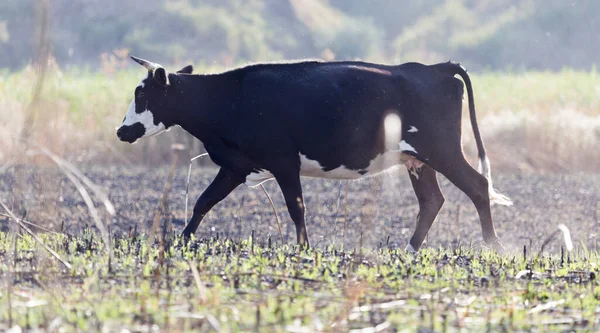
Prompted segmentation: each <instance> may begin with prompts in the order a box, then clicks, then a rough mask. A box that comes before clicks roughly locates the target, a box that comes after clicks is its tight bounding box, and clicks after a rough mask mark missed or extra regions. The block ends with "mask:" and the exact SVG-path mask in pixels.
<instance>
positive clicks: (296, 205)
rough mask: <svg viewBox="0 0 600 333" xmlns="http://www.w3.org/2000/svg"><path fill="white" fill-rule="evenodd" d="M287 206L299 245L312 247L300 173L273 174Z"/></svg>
mask: <svg viewBox="0 0 600 333" xmlns="http://www.w3.org/2000/svg"><path fill="white" fill-rule="evenodd" d="M273 174H274V176H275V179H276V180H277V183H278V184H279V187H280V188H281V192H282V193H283V197H284V199H285V204H286V205H287V209H288V212H289V214H290V217H291V218H292V221H294V224H295V225H296V239H297V241H298V244H302V245H306V246H310V244H309V241H308V233H307V232H306V224H305V221H304V214H305V211H306V209H305V207H304V198H303V197H302V185H301V183H300V171H299V170H298V171H296V172H294V171H289V170H287V172H281V173H275V172H274V173H273Z"/></svg>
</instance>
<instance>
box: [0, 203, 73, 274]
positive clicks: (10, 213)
mask: <svg viewBox="0 0 600 333" xmlns="http://www.w3.org/2000/svg"><path fill="white" fill-rule="evenodd" d="M0 206H2V208H4V211H6V212H7V213H8V215H10V217H11V218H12V219H13V220H14V221H15V222H16V223H17V224H18V225H19V226H20V227H21V228H23V230H25V231H27V233H28V234H30V235H31V237H33V239H34V240H35V241H36V242H37V243H38V244H40V245H41V246H42V247H43V248H44V249H46V251H48V252H49V253H50V254H51V255H52V256H54V258H56V259H57V260H58V261H60V263H62V264H63V265H64V266H65V267H67V268H68V269H71V268H72V266H71V264H69V263H68V262H66V261H65V260H63V259H62V258H61V257H60V256H59V255H58V253H56V252H54V250H52V249H51V248H49V247H48V246H47V245H46V244H44V243H43V242H42V240H41V239H39V237H38V236H37V235H36V234H34V233H33V231H31V229H29V228H28V227H27V226H26V225H25V224H24V223H22V222H21V221H20V220H19V219H18V218H17V217H16V216H15V214H13V212H12V211H11V210H10V209H9V208H8V206H6V204H4V202H2V201H0Z"/></svg>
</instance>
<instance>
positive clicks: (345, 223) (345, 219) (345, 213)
mask: <svg viewBox="0 0 600 333" xmlns="http://www.w3.org/2000/svg"><path fill="white" fill-rule="evenodd" d="M347 225H348V180H347V179H346V199H345V202H344V236H343V239H342V244H343V243H346V228H347Z"/></svg>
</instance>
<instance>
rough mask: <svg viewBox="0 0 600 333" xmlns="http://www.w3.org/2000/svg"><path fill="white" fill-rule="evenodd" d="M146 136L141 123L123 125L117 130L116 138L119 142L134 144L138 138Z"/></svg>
mask: <svg viewBox="0 0 600 333" xmlns="http://www.w3.org/2000/svg"><path fill="white" fill-rule="evenodd" d="M144 134H146V128H145V127H144V125H142V123H135V124H132V125H123V126H121V127H119V129H118V130H117V137H118V138H119V140H121V141H125V142H129V143H134V142H135V141H137V140H138V139H139V138H141V137H142V136H144Z"/></svg>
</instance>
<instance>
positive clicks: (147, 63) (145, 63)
mask: <svg viewBox="0 0 600 333" xmlns="http://www.w3.org/2000/svg"><path fill="white" fill-rule="evenodd" d="M130 58H131V59H133V61H135V62H137V63H138V64H140V65H142V66H144V67H145V68H146V69H147V70H149V71H153V70H154V69H156V65H155V64H154V63H152V62H150V61H148V60H144V59H140V58H136V57H134V56H130Z"/></svg>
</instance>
